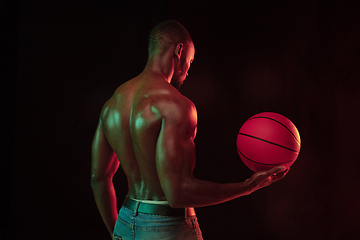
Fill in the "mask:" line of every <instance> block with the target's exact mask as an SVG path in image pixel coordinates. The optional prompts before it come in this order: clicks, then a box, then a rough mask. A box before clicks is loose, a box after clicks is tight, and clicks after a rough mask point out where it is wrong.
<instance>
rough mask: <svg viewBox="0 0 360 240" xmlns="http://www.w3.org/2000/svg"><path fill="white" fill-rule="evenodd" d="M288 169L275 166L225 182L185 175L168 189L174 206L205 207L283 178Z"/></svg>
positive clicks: (249, 192)
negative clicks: (245, 177)
mask: <svg viewBox="0 0 360 240" xmlns="http://www.w3.org/2000/svg"><path fill="white" fill-rule="evenodd" d="M288 171H289V169H286V168H284V167H281V166H279V167H274V168H272V169H270V170H267V171H262V172H257V173H254V174H253V175H252V176H251V177H250V178H249V179H247V180H246V181H244V182H240V183H225V184H218V183H214V182H209V181H204V180H199V179H196V178H194V177H185V178H182V181H181V183H180V182H179V180H180V179H177V181H178V183H180V184H178V185H176V184H174V185H172V186H171V185H167V186H166V190H167V194H168V196H169V199H171V202H172V206H173V207H204V206H210V205H215V204H219V203H223V202H226V201H229V200H232V199H234V198H238V197H241V196H244V195H249V194H251V193H253V192H254V191H256V190H258V189H261V188H263V187H266V186H269V185H270V184H272V183H274V182H276V181H278V180H280V179H282V178H283V177H284V176H285V175H286V173H287V172H288ZM172 183H176V181H172ZM171 189H175V191H172V190H171ZM165 194H166V193H165ZM168 196H167V197H168Z"/></svg>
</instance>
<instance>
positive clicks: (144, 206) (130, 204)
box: [123, 197, 186, 217]
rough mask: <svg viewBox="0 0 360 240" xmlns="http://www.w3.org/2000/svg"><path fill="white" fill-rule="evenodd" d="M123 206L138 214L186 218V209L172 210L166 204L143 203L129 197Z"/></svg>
mask: <svg viewBox="0 0 360 240" xmlns="http://www.w3.org/2000/svg"><path fill="white" fill-rule="evenodd" d="M123 206H124V207H126V208H128V209H130V210H132V211H135V212H138V213H147V214H153V215H164V216H174V217H186V213H185V208H172V207H170V206H169V205H164V204H151V203H143V202H140V201H136V200H134V199H131V198H129V197H126V198H125V201H124V203H123Z"/></svg>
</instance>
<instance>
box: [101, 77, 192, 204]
mask: <svg viewBox="0 0 360 240" xmlns="http://www.w3.org/2000/svg"><path fill="white" fill-rule="evenodd" d="M168 98H172V99H174V98H177V99H180V101H188V100H187V99H186V98H185V97H183V96H182V95H181V94H180V93H179V92H178V91H177V90H176V89H175V88H173V87H172V86H171V85H170V84H168V83H167V82H165V81H164V80H163V79H156V78H154V77H144V76H141V75H140V76H138V77H136V78H134V79H132V80H130V81H128V82H126V83H125V84H123V85H121V86H120V87H119V88H118V89H117V90H116V91H115V93H114V95H113V96H112V97H111V98H110V99H109V100H108V101H107V102H106V104H105V105H104V108H103V111H102V113H101V118H102V123H103V129H104V132H105V134H106V137H107V139H108V141H109V143H110V145H111V147H112V148H113V150H114V151H115V153H116V154H117V156H118V158H119V161H120V165H121V167H122V168H123V170H124V172H125V174H126V175H127V178H128V187H129V192H128V195H129V197H132V198H135V199H150V200H166V199H165V195H164V192H163V190H162V188H161V185H160V181H159V177H158V173H157V169H156V143H157V139H158V136H159V132H160V129H161V123H162V115H161V112H160V111H159V106H160V105H161V102H162V101H166V100H167V99H168Z"/></svg>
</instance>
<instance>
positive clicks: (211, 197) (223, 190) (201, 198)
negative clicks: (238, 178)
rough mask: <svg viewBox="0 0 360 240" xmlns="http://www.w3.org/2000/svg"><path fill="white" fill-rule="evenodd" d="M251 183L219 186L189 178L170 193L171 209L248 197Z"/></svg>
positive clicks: (251, 187) (249, 181)
mask: <svg viewBox="0 0 360 240" xmlns="http://www.w3.org/2000/svg"><path fill="white" fill-rule="evenodd" d="M253 189H254V188H253V183H252V182H251V180H247V181H245V182H241V183H225V184H219V183H215V182H210V181H204V180H200V179H196V178H190V179H188V180H186V181H184V182H183V183H182V184H181V185H180V186H179V188H178V190H176V191H171V190H170V189H169V193H170V194H171V197H170V196H169V198H171V203H172V205H173V207H205V206H211V205H216V204H220V203H223V202H227V201H229V200H232V199H235V198H238V197H241V196H244V195H248V194H250V193H251V192H252V191H253Z"/></svg>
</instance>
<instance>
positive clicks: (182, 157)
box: [156, 102, 287, 208]
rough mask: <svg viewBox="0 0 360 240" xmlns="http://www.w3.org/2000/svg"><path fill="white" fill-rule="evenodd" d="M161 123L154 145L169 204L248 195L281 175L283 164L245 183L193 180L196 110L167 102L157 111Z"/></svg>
mask: <svg viewBox="0 0 360 240" xmlns="http://www.w3.org/2000/svg"><path fill="white" fill-rule="evenodd" d="M160 111H161V114H162V116H163V118H162V126H161V131H160V134H159V138H158V142H157V146H156V163H157V169H158V175H159V179H160V183H161V186H162V188H163V191H164V193H165V196H166V199H167V200H168V202H169V204H170V206H172V207H174V208H177V207H203V206H209V205H215V204H219V203H223V202H226V201H229V200H232V199H234V198H237V197H240V196H243V195H248V194H250V193H252V192H254V191H256V190H258V189H260V188H263V187H265V186H268V185H270V184H271V183H273V182H275V181H277V180H279V179H281V178H283V177H284V176H285V174H286V173H287V170H285V169H284V168H283V167H276V168H273V169H271V170H269V171H264V172H258V173H255V174H254V175H253V176H252V177H251V178H249V179H248V180H246V181H245V182H240V183H227V184H218V183H214V182H210V181H204V180H200V179H197V178H195V177H194V176H193V169H194V167H195V161H196V155H195V144H194V138H195V132H196V123H197V114H196V109H195V107H194V106H193V105H192V104H182V105H180V104H178V103H174V102H169V103H167V105H166V107H164V106H163V108H162V109H161V110H160Z"/></svg>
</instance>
